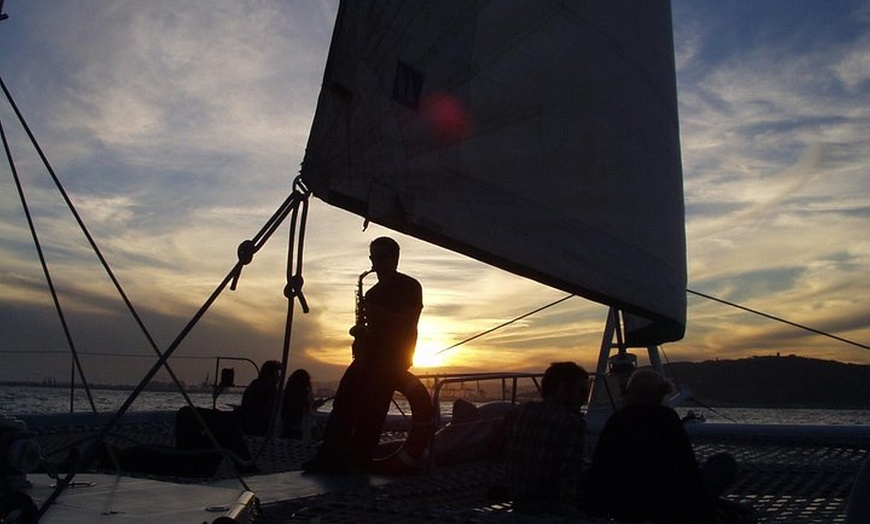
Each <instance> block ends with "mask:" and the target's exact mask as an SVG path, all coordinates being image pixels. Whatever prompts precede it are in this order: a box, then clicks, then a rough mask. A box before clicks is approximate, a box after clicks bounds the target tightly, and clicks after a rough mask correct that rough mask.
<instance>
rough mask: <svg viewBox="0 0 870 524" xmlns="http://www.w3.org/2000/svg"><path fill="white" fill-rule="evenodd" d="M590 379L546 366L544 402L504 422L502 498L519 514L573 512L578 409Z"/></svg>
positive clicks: (579, 460)
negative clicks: (503, 480) (504, 488)
mask: <svg viewBox="0 0 870 524" xmlns="http://www.w3.org/2000/svg"><path fill="white" fill-rule="evenodd" d="M588 382H589V375H588V374H587V373H586V371H585V370H584V369H583V368H581V367H580V366H578V365H577V364H575V363H573V362H557V363H555V364H551V365H550V367H549V368H547V371H546V372H545V373H544V378H543V380H542V381H541V394H542V396H543V401H537V402H527V403H525V404H521V405H519V406H517V407H516V408H514V410H512V411H511V413H509V414H508V416H507V419H506V420H505V437H504V438H505V442H504V450H503V452H504V459H505V467H506V468H505V469H506V473H507V478H506V481H507V486H506V488H507V492H508V493H507V495H508V496H509V497H510V498H512V499H513V501H514V509H515V510H516V511H518V512H520V513H531V514H538V513H554V514H574V513H576V512H577V511H578V509H577V500H578V495H579V485H580V474H581V470H582V467H583V447H584V444H585V433H586V419H585V418H584V416H583V412H582V411H581V409H580V408H581V407H582V406H583V404H584V402H585V401H586V397H587V394H588V388H589V386H588Z"/></svg>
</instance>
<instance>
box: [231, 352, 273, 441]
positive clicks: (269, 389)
mask: <svg viewBox="0 0 870 524" xmlns="http://www.w3.org/2000/svg"><path fill="white" fill-rule="evenodd" d="M280 379H281V363H280V362H278V361H277V360H269V361H267V362H264V363H263V367H262V368H261V369H260V374H259V375H258V376H257V378H255V379H254V380H253V381H251V383H250V384H249V385H248V387H247V388H246V389H245V392H244V393H243V394H242V406H241V407H240V408H239V422H240V423H241V425H242V431H244V432H245V434H247V435H256V436H259V437H263V436H265V435H266V431H267V430H268V429H269V420H270V419H271V418H272V409H273V408H274V407H275V397H277V395H278V381H279V380H280Z"/></svg>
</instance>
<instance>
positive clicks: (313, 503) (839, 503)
mask: <svg viewBox="0 0 870 524" xmlns="http://www.w3.org/2000/svg"><path fill="white" fill-rule="evenodd" d="M145 429H147V431H144V430H145ZM37 433H38V436H37V439H38V440H39V441H40V443H41V445H42V447H43V449H44V450H45V451H46V452H47V453H49V454H51V453H54V454H59V453H63V450H64V449H67V448H68V447H69V446H70V444H72V443H75V442H79V441H81V439H84V438H87V436H88V435H93V433H94V428H72V427H65V428H56V429H55V430H52V431H41V432H37ZM146 435H147V438H146V441H147V442H146V443H149V444H164V445H171V440H172V428H171V426H169V425H160V424H149V425H148V427H147V428H143V427H142V426H139V427H130V426H127V427H124V428H121V429H119V430H118V431H115V432H113V434H112V436H111V437H110V440H112V441H114V442H115V443H118V444H122V443H123V442H125V441H132V440H134V439H135V440H137V441H139V442H140V443H141V441H142V439H143V437H144V436H146ZM693 439H694V440H695V450H696V454H697V455H698V458H699V460H703V459H704V458H706V457H707V456H710V455H712V454H714V453H718V452H723V451H724V452H728V453H731V454H732V455H734V456H735V457H736V458H737V460H738V462H739V463H740V465H741V471H740V473H739V475H738V479H737V481H736V482H735V484H734V485H733V486H731V488H730V489H729V490H728V491H727V492H726V494H725V497H726V498H727V499H729V500H732V501H738V502H742V503H746V504H749V505H751V506H752V507H754V508H755V510H756V511H757V513H758V516H759V522H762V523H790V524H816V523H818V524H821V523H825V524H832V523H840V522H845V515H846V504H847V499H848V496H849V491H850V489H851V486H852V483H853V482H854V479H855V477H856V475H857V472H858V470H859V468H860V467H861V464H862V463H863V462H864V461H865V460H866V459H867V457H868V450H870V442H868V441H866V440H864V441H858V442H851V443H846V444H837V443H834V442H830V441H818V442H815V441H809V440H808V441H802V442H794V441H792V442H787V443H782V442H777V441H775V440H771V439H761V438H745V437H744V438H727V439H726V438H720V437H709V436H703V435H701V436H697V435H695V436H693ZM248 445H249V447H250V449H251V451H252V453H253V454H254V455H255V456H256V457H258V458H257V466H258V471H257V472H256V474H253V475H250V476H248V475H246V476H245V481H246V482H247V483H248V485H249V487H250V489H251V491H253V492H254V493H256V494H257V497H258V498H259V499H260V502H261V508H260V520H259V522H263V523H265V524H285V523H293V522H318V523H321V524H331V523H335V524H338V523H350V522H368V521H373V522H374V521H376V522H384V523H397V524H398V523H422V522H494V523H498V522H532V523H535V522H541V523H549V522H563V521H564V519H563V518H559V517H553V516H549V517H547V516H521V515H519V514H516V513H514V512H513V510H512V507H511V505H510V503H509V502H497V501H493V500H491V499H489V498H488V497H487V491H488V490H489V489H490V487H491V486H493V485H494V484H495V483H497V482H498V481H499V479H500V476H501V470H500V467H499V466H498V465H497V464H493V463H491V462H475V463H469V464H461V465H457V466H450V467H438V468H434V469H433V470H432V471H430V472H427V473H425V474H420V475H413V476H405V477H383V476H376V475H354V476H344V477H342V478H337V477H334V476H333V477H329V476H324V475H311V474H305V473H302V472H301V471H300V466H301V464H302V462H304V461H305V460H307V459H308V458H310V457H311V456H312V454H313V452H314V450H315V445H314V444H312V443H304V442H301V441H296V440H288V439H275V440H271V441H266V440H265V439H259V438H249V439H248ZM103 473H112V472H110V471H103ZM141 477H145V478H150V479H153V480H160V481H172V482H176V483H177V482H181V483H196V484H200V485H203V486H208V487H213V488H214V489H228V488H232V487H236V488H238V489H242V485H241V483H240V482H239V480H238V479H237V478H235V475H234V473H233V471H232V469H231V468H230V467H229V466H228V465H226V464H225V465H223V466H222V467H221V468H220V469H219V471H218V473H217V475H216V476H215V477H214V478H211V479H206V480H203V479H189V478H165V477H164V478H157V477H154V476H147V475H144V476H141ZM571 521H572V522H578V521H579V522H589V523H598V522H611V521H604V520H597V519H593V518H584V519H581V520H577V519H572V520H571Z"/></svg>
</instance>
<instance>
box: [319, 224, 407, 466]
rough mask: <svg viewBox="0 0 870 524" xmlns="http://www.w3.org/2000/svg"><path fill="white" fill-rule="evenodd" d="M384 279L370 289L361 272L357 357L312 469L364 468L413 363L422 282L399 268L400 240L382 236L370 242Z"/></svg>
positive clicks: (355, 330)
mask: <svg viewBox="0 0 870 524" xmlns="http://www.w3.org/2000/svg"><path fill="white" fill-rule="evenodd" d="M369 254H370V256H369V258H370V259H371V263H372V268H371V272H374V273H376V274H377V277H378V282H377V284H375V285H374V286H372V287H371V289H369V290H368V292H366V293H365V294H364V295H363V294H362V281H363V279H364V278H365V276H366V275H367V274H368V273H369V272H366V273H363V274H362V275H360V278H359V281H358V288H357V315H356V316H357V319H356V325H355V326H354V327H352V328H351V330H350V334H351V335H352V336H353V337H354V342H353V356H354V360H353V362H351V364H350V366H348V368H347V370H346V371H345V372H344V376H343V377H342V378H341V382H339V385H338V390H337V391H336V394H335V400H334V401H333V407H332V413H331V414H330V416H329V421H328V422H327V424H326V429H325V432H324V437H323V444H321V446H320V449H318V453H317V457H316V458H315V459H314V460H313V461H311V462H309V463H306V464H304V465H303V469H304V470H306V471H329V472H342V471H354V470H364V469H365V467H366V465H367V464H368V463H369V461H370V460H371V458H372V456H373V454H374V451H375V448H377V445H378V441H379V439H380V435H381V430H382V429H383V426H384V420H385V419H386V415H387V411H388V409H389V407H390V401H391V399H392V397H393V391H394V390H395V388H396V385H397V382H398V380H399V378H400V377H402V376H403V374H404V372H405V371H407V370H408V368H410V367H411V364H412V363H413V358H414V348H415V346H416V343H417V321H418V320H419V318H420V312H421V311H422V309H423V289H422V287H421V286H420V283H419V282H418V281H417V280H416V279H414V278H412V277H410V276H408V275H405V274H403V273H400V272H399V271H398V265H399V244H398V243H396V241H395V240H393V239H392V238H389V237H379V238H376V239H375V240H373V241H372V243H371V244H370V245H369Z"/></svg>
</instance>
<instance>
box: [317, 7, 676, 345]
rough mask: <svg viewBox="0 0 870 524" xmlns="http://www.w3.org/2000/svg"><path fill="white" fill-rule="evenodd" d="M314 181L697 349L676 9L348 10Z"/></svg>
mask: <svg viewBox="0 0 870 524" xmlns="http://www.w3.org/2000/svg"><path fill="white" fill-rule="evenodd" d="M302 176H303V179H304V181H305V182H306V184H307V185H308V186H309V187H310V188H311V189H312V191H313V192H314V194H315V195H316V196H317V197H318V198H321V199H323V200H324V201H326V202H328V203H330V204H332V205H336V206H338V207H341V208H344V209H347V210H349V211H351V212H354V213H357V214H359V215H360V216H363V217H365V218H367V219H369V220H372V221H374V222H376V223H379V224H382V225H384V226H386V227H389V228H392V229H395V230H397V231H401V232H403V233H406V234H410V235H413V236H415V237H418V238H421V239H424V240H426V241H429V242H432V243H435V244H438V245H441V246H444V247H446V248H448V249H452V250H455V251H457V252H460V253H463V254H466V255H468V256H471V257H474V258H476V259H479V260H481V261H483V262H486V263H489V264H492V265H495V266H498V267H501V268H503V269H505V270H508V271H511V272H514V273H517V274H520V275H523V276H526V277H529V278H533V279H535V280H537V281H540V282H542V283H545V284H547V285H551V286H554V287H557V288H559V289H563V290H565V291H567V292H571V293H576V294H578V295H582V296H585V297H587V298H590V299H592V300H595V301H598V302H601V303H603V304H607V305H612V306H616V307H620V308H622V309H624V310H625V311H626V312H628V313H630V314H632V315H637V316H639V317H640V318H638V319H637V322H630V323H629V324H630V325H631V326H635V325H637V326H643V327H642V328H638V329H637V330H634V329H632V330H630V331H629V333H628V337H629V343H630V344H633V345H647V344H653V343H661V342H666V341H672V340H677V339H679V338H681V337H682V335H683V331H684V325H685V308H686V295H685V288H686V260H685V228H684V209H683V191H682V171H681V164H680V144H679V125H678V115H677V101H676V82H675V74H674V57H673V42H672V32H671V18H670V6H669V4H668V3H667V2H660V1H649V2H620V1H612V0H597V1H591V2H560V1H546V0H537V1H535V2H525V1H512V0H500V1H499V2H487V1H477V2H475V1H469V0H452V1H441V2H427V1H423V0H419V1H411V0H396V1H390V0H381V1H367V2H343V3H342V4H341V7H340V10H339V17H338V20H337V22H336V27H335V32H334V35H333V42H332V46H331V49H330V55H329V59H328V62H327V68H326V73H325V76H324V82H323V88H322V91H321V94H320V98H319V100H318V106H317V112H316V114H315V119H314V123H313V126H312V130H311V134H310V137H309V142H308V147H307V150H306V156H305V161H304V163H303V168H302Z"/></svg>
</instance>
